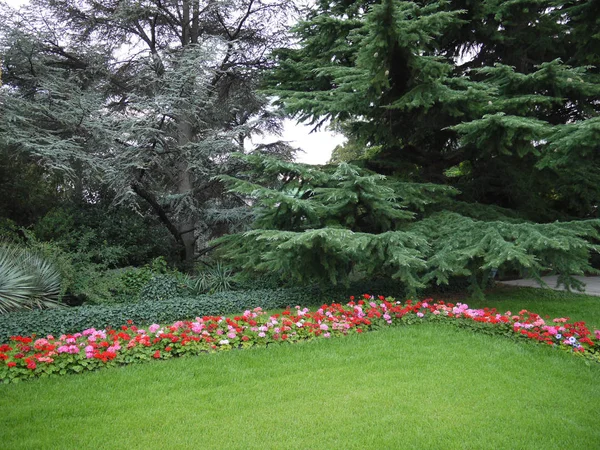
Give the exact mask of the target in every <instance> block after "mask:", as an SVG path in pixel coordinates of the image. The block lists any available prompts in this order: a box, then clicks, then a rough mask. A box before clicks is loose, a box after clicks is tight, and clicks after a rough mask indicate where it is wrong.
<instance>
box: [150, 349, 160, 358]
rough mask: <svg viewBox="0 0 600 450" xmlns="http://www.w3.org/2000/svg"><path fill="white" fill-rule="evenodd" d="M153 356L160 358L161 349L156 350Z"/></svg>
mask: <svg viewBox="0 0 600 450" xmlns="http://www.w3.org/2000/svg"><path fill="white" fill-rule="evenodd" d="M152 357H153V358H155V359H158V358H160V351H158V350H156V351H155V352H154V355H152Z"/></svg>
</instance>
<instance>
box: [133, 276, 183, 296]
mask: <svg viewBox="0 0 600 450" xmlns="http://www.w3.org/2000/svg"><path fill="white" fill-rule="evenodd" d="M178 294H181V288H180V285H179V283H178V281H177V279H176V278H175V277H173V276H172V275H168V274H165V275H154V276H153V277H152V278H150V279H149V280H148V282H147V283H146V284H145V285H144V287H143V288H142V289H141V290H140V300H141V301H150V302H158V301H161V300H168V299H171V298H174V297H177V296H178Z"/></svg>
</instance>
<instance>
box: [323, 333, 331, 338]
mask: <svg viewBox="0 0 600 450" xmlns="http://www.w3.org/2000/svg"><path fill="white" fill-rule="evenodd" d="M323 337H324V338H328V337H331V334H330V333H323Z"/></svg>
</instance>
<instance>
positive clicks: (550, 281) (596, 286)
mask: <svg viewBox="0 0 600 450" xmlns="http://www.w3.org/2000/svg"><path fill="white" fill-rule="evenodd" d="M575 278H577V279H578V280H580V281H583V282H584V283H585V291H584V292H583V293H585V294H588V295H596V296H600V277H575ZM556 279H557V276H556V275H553V276H549V277H542V281H543V282H544V283H546V284H547V285H548V286H547V287H549V288H550V289H554V290H558V291H564V290H565V288H564V287H563V286H561V287H556ZM499 283H500V284H507V285H510V286H522V287H534V288H543V287H545V286H541V285H540V284H539V283H538V282H537V281H536V280H534V279H531V278H527V279H522V280H512V281H500V282H499ZM575 292H577V291H575Z"/></svg>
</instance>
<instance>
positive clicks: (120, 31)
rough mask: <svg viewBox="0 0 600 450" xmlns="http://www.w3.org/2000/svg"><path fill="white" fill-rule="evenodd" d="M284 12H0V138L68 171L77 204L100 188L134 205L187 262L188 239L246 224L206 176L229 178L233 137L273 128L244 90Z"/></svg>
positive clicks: (225, 7) (281, 148)
mask: <svg viewBox="0 0 600 450" xmlns="http://www.w3.org/2000/svg"><path fill="white" fill-rule="evenodd" d="M288 7H289V4H288V3H286V2H285V1H282V2H269V1H263V0H242V1H237V0H231V1H226V2H209V3H206V4H202V3H200V2H199V1H196V0H193V1H192V0H184V1H183V2H182V3H179V2H178V3H165V2H163V1H162V0H151V1H142V2H138V1H118V2H117V1H113V0H103V1H101V2H87V1H84V2H73V1H71V0H58V1H56V0H40V1H38V2H36V3H34V5H33V6H32V7H31V9H29V10H27V9H26V10H23V11H22V12H21V13H20V14H17V13H11V14H5V16H6V17H7V23H8V27H7V28H6V30H4V31H3V33H2V39H3V42H2V49H3V50H2V61H3V64H4V68H3V73H4V75H3V79H4V83H5V88H4V89H3V90H2V92H1V97H0V105H1V106H0V107H1V108H2V116H3V122H2V124H0V139H1V140H2V141H3V142H4V145H6V146H7V147H9V148H10V149H12V150H11V151H15V152H25V153H28V154H33V155H37V156H38V157H39V158H41V159H42V160H43V161H44V163H45V164H46V167H48V169H49V170H60V171H62V172H64V173H66V174H67V175H69V176H70V177H71V180H73V181H72V182H73V184H74V185H75V188H76V190H78V191H79V197H80V198H85V199H86V200H87V201H98V199H97V198H95V197H97V192H98V191H97V190H95V189H94V188H93V187H94V182H95V180H98V179H100V180H102V182H103V183H105V184H106V185H108V186H110V188H111V189H112V191H113V192H115V193H116V194H117V198H116V202H118V203H125V204H131V205H132V206H135V205H139V202H140V201H142V202H145V203H147V204H148V205H149V206H150V207H151V208H152V210H153V212H154V214H155V215H156V216H157V217H158V218H159V219H160V220H161V222H162V223H163V224H164V226H165V227H166V228H167V229H168V230H169V232H170V233H171V234H172V235H173V237H174V238H175V240H176V242H177V243H178V245H179V247H180V248H181V259H182V260H183V261H185V262H187V263H190V262H192V261H193V259H194V257H195V256H196V255H197V254H198V252H199V249H198V247H199V245H198V241H201V242H205V241H206V240H208V239H209V238H211V237H215V236H219V235H221V234H223V233H224V232H226V231H228V230H229V229H230V228H231V227H235V225H236V224H237V223H240V222H241V221H243V219H244V218H246V217H247V210H246V208H245V204H244V203H243V201H241V200H240V199H239V198H237V197H235V196H232V195H228V194H226V193H225V192H224V191H223V187H222V185H221V184H220V183H219V182H218V181H215V179H214V176H215V175H218V174H222V173H229V172H235V171H236V166H235V163H233V162H232V161H230V158H229V155H230V153H231V152H233V151H240V150H243V149H244V143H245V141H246V138H247V137H249V136H250V135H252V134H255V133H262V132H264V131H266V130H268V131H277V130H278V129H279V117H278V115H277V114H275V113H270V112H269V111H268V109H267V108H266V106H267V104H268V102H267V98H266V97H264V96H261V95H259V94H258V93H257V92H256V88H257V84H258V82H259V71H260V70H262V69H264V68H266V67H268V64H269V62H268V60H267V55H268V51H269V49H270V48H271V47H272V46H273V45H282V44H283V43H284V40H283V37H284V36H283V34H282V33H283V29H284V25H285V20H286V11H287V9H288ZM34 8H35V11H34ZM261 151H262V152H265V153H272V154H276V155H281V157H283V158H290V157H291V155H292V149H290V148H289V147H288V146H286V145H284V144H283V143H275V144H273V145H270V146H269V145H267V146H263V147H262V148H261ZM77 188H78V189H77Z"/></svg>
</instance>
